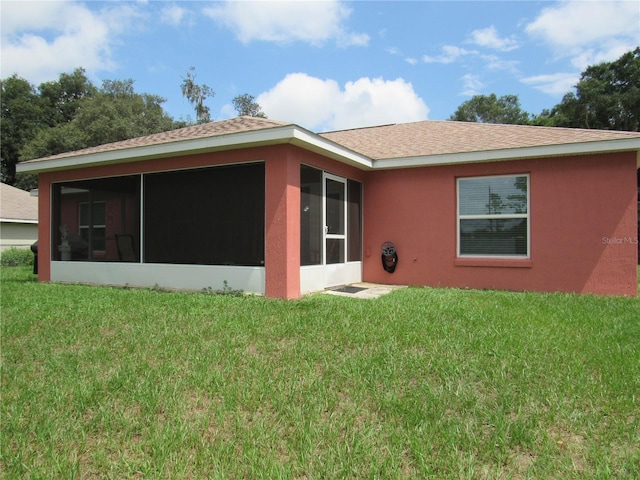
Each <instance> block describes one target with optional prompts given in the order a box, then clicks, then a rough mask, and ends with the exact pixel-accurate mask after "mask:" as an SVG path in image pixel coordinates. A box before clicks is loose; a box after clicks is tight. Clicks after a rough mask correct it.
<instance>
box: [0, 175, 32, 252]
mask: <svg viewBox="0 0 640 480" xmlns="http://www.w3.org/2000/svg"><path fill="white" fill-rule="evenodd" d="M36 240H38V199H37V198H36V197H32V196H31V194H30V193H29V192H25V191H24V190H20V189H19V188H15V187H12V186H11V185H7V184H6V183H0V251H2V250H5V249H7V248H11V247H15V248H29V247H30V246H31V245H32V244H33V243H34V242H35V241H36Z"/></svg>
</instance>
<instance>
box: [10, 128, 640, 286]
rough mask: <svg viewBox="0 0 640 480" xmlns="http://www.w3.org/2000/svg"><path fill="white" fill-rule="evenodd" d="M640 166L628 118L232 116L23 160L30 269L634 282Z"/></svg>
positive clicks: (232, 281) (249, 280) (275, 282)
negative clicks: (34, 231) (334, 121)
mask: <svg viewBox="0 0 640 480" xmlns="http://www.w3.org/2000/svg"><path fill="white" fill-rule="evenodd" d="M639 167H640V133H635V132H617V131H615V132H614V131H600V130H579V129H562V128H545V127H530V126H516V125H490V124H478V123H458V122H448V121H424V122H415V123H407V124H396V125H384V126H379V127H371V128H361V129H353V130H345V131H338V132H329V133H324V134H316V133H312V132H310V131H308V130H306V129H304V128H301V127H299V126H297V125H295V124H291V123H286V122H278V121H273V120H268V119H261V118H251V117H239V118H234V119H230V120H224V121H220V122H213V123H208V124H203V125H196V126H192V127H187V128H183V129H180V130H174V131H170V132H165V133H160V134H156V135H150V136H147V137H142V138H136V139H132V140H126V141H122V142H117V143H112V144H108V145H102V146H98V147H93V148H88V149H84V150H80V151H76V152H69V153H64V154H60V155H55V156H52V157H47V158H41V159H37V160H31V161H28V162H23V163H21V164H20V165H19V166H18V169H19V171H21V172H29V173H38V174H39V218H40V223H39V272H40V273H39V278H40V280H41V281H60V282H81V283H92V284H109V285H131V286H156V285H157V286H161V287H167V288H180V289H198V290H199V289H202V288H207V287H211V288H213V289H217V288H221V287H222V285H223V283H224V282H227V285H229V286H230V287H232V288H236V289H242V290H245V291H247V292H255V293H261V294H265V295H266V296H268V297H280V298H297V297H299V296H301V295H302V294H304V293H307V292H313V291H317V290H321V289H325V288H329V287H333V286H339V285H345V284H351V283H356V282H361V281H364V282H373V283H383V284H400V285H428V286H443V287H464V288H467V287H468V288H491V289H508V290H529V291H541V292H542V291H545V292H546V291H562V292H578V293H595V294H611V295H633V296H635V295H637V285H638V278H637V265H638V180H637V179H638V168H639ZM386 242H392V243H393V245H394V246H395V253H396V255H397V257H393V255H392V256H390V257H388V258H387V259H386V260H387V262H386V264H385V263H384V262H383V260H384V259H383V258H382V254H381V248H382V246H383V244H385V243H386ZM387 245H388V244H387ZM387 253H393V252H392V251H387ZM385 267H386V268H385Z"/></svg>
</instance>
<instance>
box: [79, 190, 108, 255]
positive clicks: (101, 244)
mask: <svg viewBox="0 0 640 480" xmlns="http://www.w3.org/2000/svg"><path fill="white" fill-rule="evenodd" d="M105 207H106V202H80V203H79V204H78V210H79V212H80V219H79V220H78V229H79V233H80V237H82V239H83V240H84V241H85V242H87V245H88V244H89V243H91V244H92V245H93V250H94V251H95V250H104V249H105V248H106V242H105V231H106V223H105Z"/></svg>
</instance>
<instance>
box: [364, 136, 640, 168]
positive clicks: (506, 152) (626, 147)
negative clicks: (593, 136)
mask: <svg viewBox="0 0 640 480" xmlns="http://www.w3.org/2000/svg"><path fill="white" fill-rule="evenodd" d="M624 151H639V154H638V155H639V162H640V139H638V138H628V139H622V140H599V141H593V142H582V143H564V144H560V145H540V146H534V147H523V148H505V149H500V150H484V151H479V152H462V153H447V154H442V155H426V156H419V157H404V158H384V159H379V160H374V162H373V168H374V169H375V170H385V169H392V168H410V167H429V166H437V165H455V164H460V163H479V162H499V161H508V160H521V159H526V158H540V157H559V156H568V155H585V154H595V153H609V152H624Z"/></svg>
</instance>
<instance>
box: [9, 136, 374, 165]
mask: <svg viewBox="0 0 640 480" xmlns="http://www.w3.org/2000/svg"><path fill="white" fill-rule="evenodd" d="M285 143H291V144H294V145H297V146H299V147H301V148H304V149H306V150H310V151H314V152H317V153H320V154H322V155H325V156H328V157H330V158H333V159H335V160H338V161H341V162H343V163H347V164H351V165H354V166H357V167H359V168H371V166H372V162H371V160H370V159H369V158H368V157H365V156H363V155H360V154H358V153H355V152H353V151H351V150H349V149H347V148H345V147H342V146H340V145H338V144H336V143H334V142H331V141H330V140H326V139H324V138H322V137H320V136H318V135H316V134H314V133H312V132H309V131H307V130H304V129H303V128H301V127H298V126H297V125H285V126H282V127H275V128H269V129H263V130H252V131H248V132H238V133H232V134H227V135H218V136H213V137H206V138H198V139H191V140H182V141H176V142H170V143H162V144H157V145H146V146H136V147H130V148H124V149H119V150H112V151H106V152H96V153H89V154H84V155H82V154H81V155H74V156H69V157H63V158H52V159H48V160H37V161H27V162H22V163H19V164H18V165H16V171H18V172H20V173H44V172H52V171H56V170H69V169H74V168H86V167H93V166H98V165H113V164H118V163H128V162H138V161H143V160H150V159H154V158H167V157H175V156H179V155H194V154H198V153H205V152H214V151H222V150H233V149H239V148H252V147H258V146H269V145H278V144H285Z"/></svg>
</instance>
